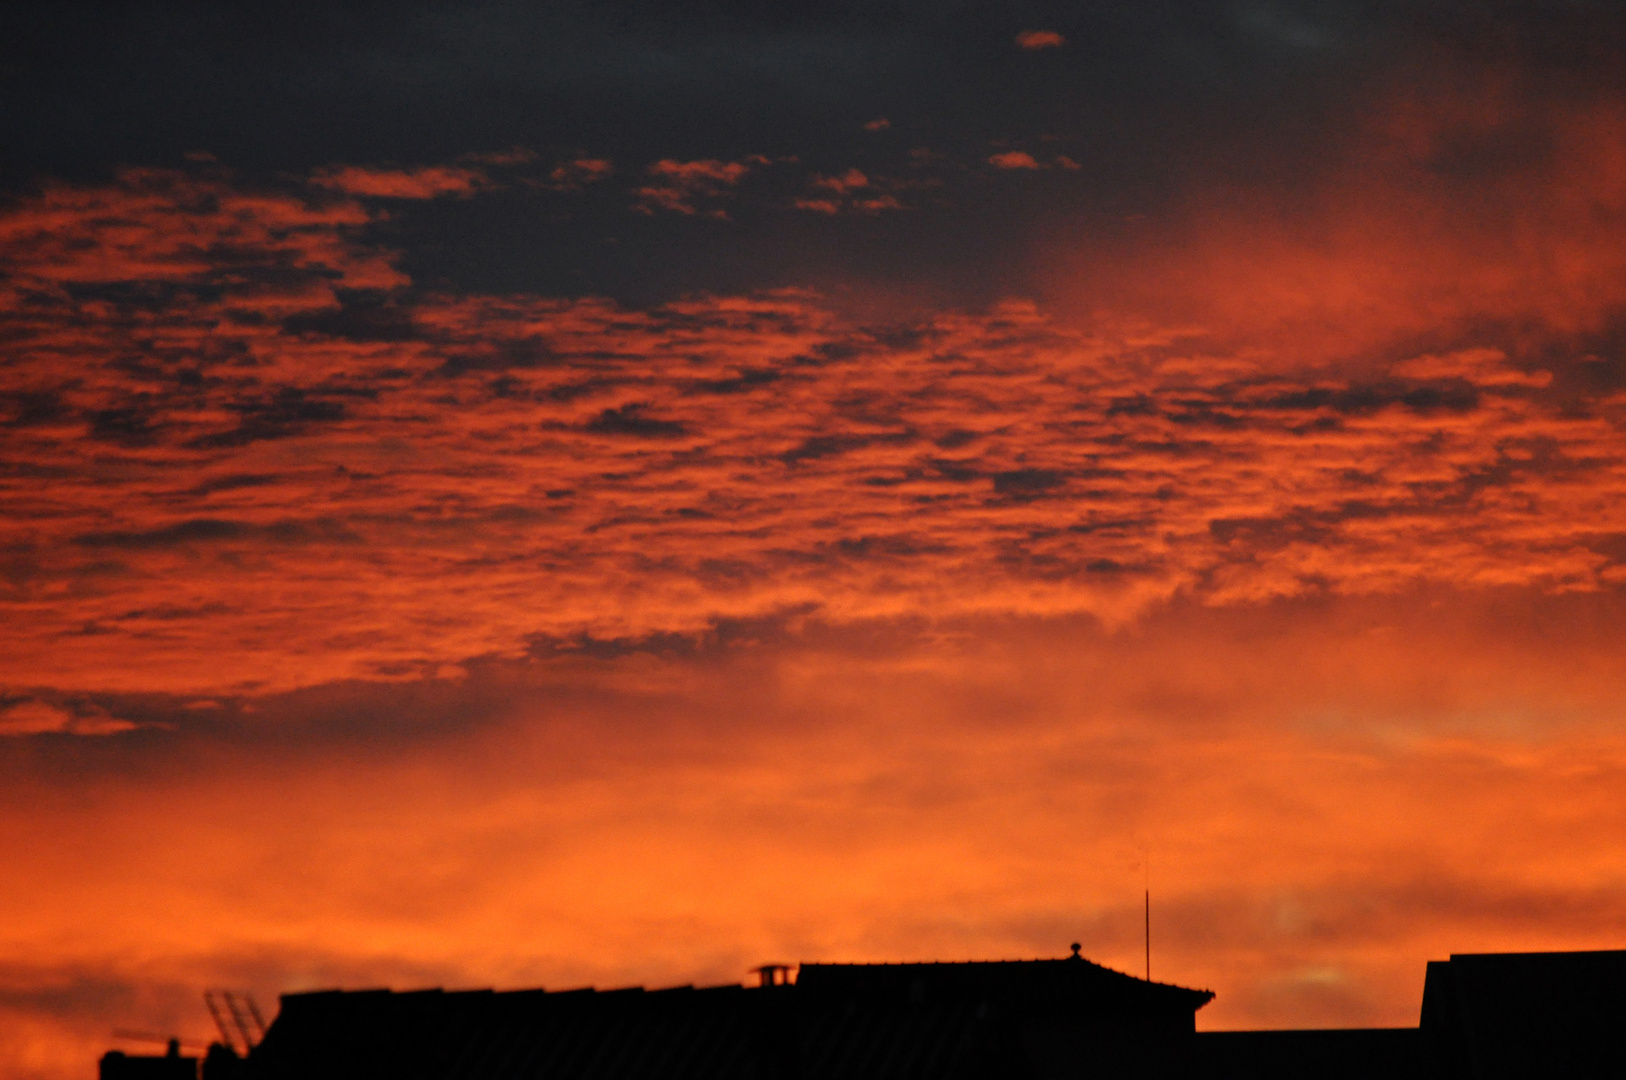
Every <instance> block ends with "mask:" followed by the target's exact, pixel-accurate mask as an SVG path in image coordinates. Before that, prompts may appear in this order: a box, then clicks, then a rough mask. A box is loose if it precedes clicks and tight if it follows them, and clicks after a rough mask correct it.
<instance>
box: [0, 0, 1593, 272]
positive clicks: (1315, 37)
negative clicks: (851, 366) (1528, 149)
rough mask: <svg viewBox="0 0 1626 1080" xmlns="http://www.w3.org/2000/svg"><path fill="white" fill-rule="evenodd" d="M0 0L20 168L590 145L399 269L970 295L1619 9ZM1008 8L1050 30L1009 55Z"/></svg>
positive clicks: (1281, 182) (289, 169)
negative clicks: (651, 175) (659, 181)
mask: <svg viewBox="0 0 1626 1080" xmlns="http://www.w3.org/2000/svg"><path fill="white" fill-rule="evenodd" d="M3 18H4V23H3V24H0V40H4V42H5V45H4V46H3V48H4V60H3V62H0V96H3V98H4V100H5V101H6V102H7V106H6V108H5V109H4V110H3V112H0V145H4V146H5V148H6V151H5V155H4V158H3V170H0V177H3V183H4V185H5V186H6V187H8V188H10V189H13V190H17V189H27V187H28V185H29V184H31V183H33V182H35V181H36V180H37V179H38V178H39V177H41V176H44V175H49V176H56V177H63V178H75V179H84V180H89V179H94V178H98V177H104V176H105V175H106V174H107V173H108V171H109V169H110V168H111V167H113V166H116V165H142V166H163V167H174V166H177V165H180V164H181V163H182V161H183V157H184V155H186V154H188V153H193V152H199V151H202V152H207V153H211V154H213V155H215V156H216V157H217V158H218V159H219V160H220V162H221V163H222V164H223V165H224V166H226V167H228V168H230V169H232V170H234V171H235V172H236V173H237V174H238V175H240V176H244V177H247V178H249V179H252V180H255V181H258V182H275V180H276V179H277V178H278V177H283V178H287V177H290V176H303V175H304V174H307V173H308V172H309V171H310V170H313V169H316V168H319V167H322V166H325V165H329V164H332V163H336V162H344V163H360V164H367V165H374V166H379V165H397V166H405V167H411V166H418V165H426V164H435V163H445V162H450V161H453V160H454V159H457V158H459V157H462V156H465V155H469V154H471V153H479V152H485V153H495V152H501V151H506V150H509V149H510V148H513V147H522V148H525V149H527V150H529V151H532V152H534V153H535V154H536V155H538V160H539V161H541V162H543V163H548V162H553V161H558V160H563V159H567V158H569V157H570V156H572V155H587V156H590V157H595V158H602V159H607V160H610V161H612V162H614V164H615V168H616V170H617V180H618V181H619V182H617V183H612V184H601V185H596V186H594V188H593V190H591V191H590V192H586V193H582V192H568V193H553V197H547V195H546V194H539V193H538V192H537V191H536V190H534V189H527V188H524V187H521V186H511V187H510V189H509V190H508V191H507V192H506V194H505V196H501V195H500V196H498V197H490V196H488V197H485V198H482V199H480V200H477V201H475V202H470V201H456V200H441V201H439V202H437V203H435V204H433V205H428V206H416V207H412V208H410V209H408V210H404V211H402V212H400V213H397V214H395V215H394V218H395V221H394V226H393V227H394V229H395V230H397V233H396V238H397V240H398V242H402V243H403V246H405V247H406V248H407V249H408V251H409V259H408V269H409V270H410V271H412V272H413V275H414V277H415V279H416V280H418V281H419V282H420V283H435V284H440V285H450V286H451V287H453V288H456V289H501V290H511V289H518V290H526V291H539V292H543V293H549V294H565V295H581V294H610V295H614V296H617V297H622V298H626V299H630V300H635V301H636V300H651V299H662V298H667V297H670V296H673V295H680V294H683V293H688V292H693V291H695V290H716V291H724V292H729V291H739V290H742V289H750V288H761V287H772V286H778V285H785V284H822V285H825V286H826V287H828V286H830V284H831V283H832V282H834V281H837V280H839V281H841V282H843V283H846V285H847V286H848V287H850V285H851V282H853V281H854V280H865V279H870V280H875V281H878V282H882V283H885V284H887V285H888V287H891V288H903V289H913V290H920V291H923V292H925V293H927V294H937V295H941V296H945V297H946V298H948V299H950V300H954V301H958V302H973V303H974V302H979V301H982V300H986V299H988V298H989V297H991V296H998V295H1000V294H1003V293H1006V292H1025V291H1030V290H1031V288H1032V287H1033V285H1032V282H1031V281H1030V280H1029V263H1028V260H1027V258H1026V256H1027V253H1028V252H1029V251H1030V249H1031V247H1032V245H1033V244H1034V243H1035V242H1036V241H1042V240H1043V238H1044V237H1046V236H1050V235H1055V234H1056V233H1058V232H1066V233H1067V234H1068V235H1070V236H1075V237H1092V236H1093V237H1100V238H1103V239H1111V238H1112V237H1115V236H1117V235H1118V234H1119V233H1121V231H1122V230H1123V229H1124V227H1125V224H1124V223H1125V222H1126V221H1130V222H1133V221H1138V220H1144V219H1145V218H1146V217H1148V216H1150V217H1152V218H1154V219H1155V218H1156V217H1157V216H1158V215H1159V214H1160V213H1162V212H1164V211H1165V210H1166V209H1167V208H1168V206H1169V205H1170V202H1171V200H1175V199H1178V198H1180V197H1181V196H1182V195H1183V194H1185V193H1187V192H1189V191H1191V190H1192V189H1193V188H1197V187H1211V186H1213V185H1214V184H1216V183H1220V184H1234V185H1245V186H1247V185H1270V186H1271V187H1272V188H1273V189H1274V190H1276V191H1282V190H1291V189H1292V187H1293V186H1294V185H1295V184H1299V183H1303V182H1305V181H1306V180H1308V179H1310V178H1312V177H1313V176H1314V174H1315V173H1316V172H1317V170H1320V169H1324V168H1326V167H1328V166H1329V165H1334V166H1335V165H1336V164H1337V162H1336V161H1335V160H1333V159H1334V158H1335V157H1336V155H1334V154H1333V153H1331V150H1330V147H1331V146H1332V145H1334V143H1335V141H1336V140H1337V138H1338V137H1339V136H1340V135H1341V134H1342V133H1343V132H1344V131H1345V130H1346V129H1347V128H1348V127H1349V125H1350V123H1351V120H1352V115H1353V113H1352V110H1354V109H1357V108H1359V107H1360V106H1361V104H1362V103H1363V100H1364V97H1365V96H1366V95H1367V94H1369V93H1370V92H1372V90H1373V88H1374V87H1376V86H1379V85H1381V84H1383V83H1384V81H1385V80H1388V79H1391V78H1393V77H1395V75H1396V73H1397V72H1407V73H1410V74H1408V77H1413V76H1414V75H1415V73H1416V71H1417V69H1418V67H1419V66H1420V62H1421V61H1426V63H1424V64H1422V66H1424V67H1426V66H1428V65H1430V64H1433V65H1444V66H1447V67H1449V65H1450V64H1451V63H1453V62H1454V60H1462V59H1464V58H1471V60H1472V62H1473V63H1475V64H1484V63H1496V62H1498V61H1501V62H1508V63H1512V62H1515V61H1517V62H1518V63H1519V64H1520V65H1521V67H1522V68H1523V69H1525V70H1531V69H1534V70H1535V71H1537V73H1538V78H1540V79H1541V80H1543V81H1546V82H1551V83H1555V84H1557V83H1561V82H1562V81H1563V79H1564V78H1566V76H1567V77H1570V78H1575V77H1577V76H1579V77H1581V78H1584V79H1590V80H1593V81H1595V80H1596V78H1597V77H1598V75H1599V69H1600V67H1601V65H1602V61H1603V60H1606V59H1607V57H1603V58H1600V56H1598V55H1595V54H1593V52H1592V50H1594V49H1595V47H1597V46H1598V45H1599V43H1600V42H1601V43H1604V44H1606V43H1607V41H1608V39H1609V34H1607V33H1605V34H1599V33H1597V32H1596V31H1597V30H1598V29H1599V28H1600V27H1601V28H1603V29H1605V30H1609V29H1611V28H1612V24H1613V23H1614V22H1615V21H1616V19H1615V17H1614V16H1612V15H1610V14H1609V9H1608V8H1607V7H1605V6H1601V5H1599V6H1593V5H1582V4H1565V5H1480V4H1472V5H1441V4H1392V3H1366V4H1360V3H1287V2H1268V3H1267V2H1246V3H1242V2H1238V3H1212V2H1189V0H1187V2H1170V0H1160V2H1153V3H1144V4H1139V3H1138V4H1072V3H1049V4H1047V3H997V4H993V3H969V2H961V3H903V2H884V3H847V4H806V3H794V4H786V3H722V2H718V3H681V4H673V3H628V2H615V3H552V4H522V3H475V4H439V3H414V4H393V3H390V4H382V3H380V4H366V3H315V2H310V3H306V2H298V3H288V4H274V5H262V4H217V3H208V4H173V3H172V4H140V3H109V4H95V5H91V4H80V5H61V4H56V3H50V4H31V3H21V4H14V5H8V13H7V14H6V15H5V16H4V17H3ZM1025 30H1050V31H1054V32H1056V33H1059V34H1061V35H1062V36H1063V37H1064V38H1065V41H1066V44H1065V46H1063V47H1058V48H1049V49H1042V50H1024V49H1022V48H1019V47H1018V46H1017V45H1016V43H1015V38H1016V35H1017V34H1018V33H1020V32H1022V31H1025ZM880 118H884V119H885V120H886V121H887V122H888V125H889V126H887V127H885V128H884V129H881V130H866V129H865V125H866V124H868V123H871V122H873V121H876V120H877V119H880ZM1002 150H1003V151H1024V152H1029V153H1033V154H1036V155H1039V157H1038V160H1040V161H1041V162H1042V161H1045V160H1047V159H1048V158H1053V157H1054V156H1056V155H1064V156H1066V157H1067V158H1068V159H1069V160H1071V161H1074V162H1077V163H1078V164H1079V166H1080V168H1079V169H1077V170H1070V171H1066V172H1058V171H1050V172H1046V173H1045V174H1044V175H1042V176H1026V177H1020V176H1019V177H1010V176H1005V175H1002V174H1001V171H1000V170H995V169H991V168H990V167H989V166H988V165H987V159H988V158H989V156H990V155H991V154H993V153H995V152H999V151H1002ZM911 151H914V156H911ZM749 155H762V156H765V157H767V158H770V159H785V158H791V157H794V158H796V159H797V162H796V167H795V168H792V167H788V166H783V165H782V166H781V167H779V168H764V169H761V170H758V172H759V175H757V176H755V177H754V178H753V180H752V185H753V194H754V196H755V197H754V198H751V199H736V200H734V204H733V205H731V206H730V208H729V209H730V217H731V221H730V223H729V224H728V225H727V226H726V227H721V228H719V227H718V223H717V222H716V221H712V220H706V219H704V218H701V219H698V220H697V219H695V218H691V217H684V216H680V215H670V214H660V215H653V216H645V215H634V214H629V212H628V210H629V202H630V200H629V198H628V186H629V184H630V183H631V182H632V181H634V180H635V179H636V178H637V176H638V175H639V173H640V171H641V170H643V169H644V168H645V167H646V166H647V165H649V164H650V163H653V162H655V161H657V160H660V159H674V160H701V159H715V160H722V161H735V160H744V159H746V158H747V157H748V156H749ZM1466 164H1467V167H1470V168H1473V167H1483V164H1484V163H1472V162H1469V163H1466ZM853 168H857V169H860V170H861V171H863V172H865V173H866V174H870V175H886V176H891V177H897V178H900V179H901V181H902V182H905V183H909V184H913V185H915V186H914V187H913V188H912V191H913V192H914V195H913V197H911V198H909V199H908V200H907V202H908V206H909V212H907V213H883V214H874V215H854V216H850V217H844V218H842V219H841V220H839V221H828V220H819V219H818V218H817V216H816V215H810V214H807V213H799V212H797V211H796V210H794V209H791V208H790V203H791V196H793V195H794V194H796V193H797V192H799V191H800V190H801V188H802V187H803V185H804V184H805V183H806V179H807V176H808V175H809V174H810V173H812V174H822V175H839V174H842V173H844V172H845V171H847V170H849V169H853ZM775 196H777V197H775Z"/></svg>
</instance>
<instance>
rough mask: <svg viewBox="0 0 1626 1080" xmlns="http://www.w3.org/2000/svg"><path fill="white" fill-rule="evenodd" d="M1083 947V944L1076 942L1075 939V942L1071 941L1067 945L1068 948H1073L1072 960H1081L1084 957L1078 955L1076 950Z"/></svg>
mask: <svg viewBox="0 0 1626 1080" xmlns="http://www.w3.org/2000/svg"><path fill="white" fill-rule="evenodd" d="M1083 947H1084V946H1082V945H1080V944H1079V943H1078V942H1076V941H1075V942H1073V943H1072V944H1071V945H1069V946H1068V948H1069V949H1072V950H1073V959H1074V960H1082V959H1084V958H1083V957H1082V956H1080V955H1078V951H1079V950H1080V949H1082V948H1083Z"/></svg>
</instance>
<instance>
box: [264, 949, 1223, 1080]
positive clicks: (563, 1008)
mask: <svg viewBox="0 0 1626 1080" xmlns="http://www.w3.org/2000/svg"><path fill="white" fill-rule="evenodd" d="M764 981H766V980H764ZM1212 997H1213V994H1211V993H1209V992H1208V991H1206V990H1188V989H1185V988H1183V987H1178V986H1169V985H1165V984H1162V983H1149V982H1146V981H1144V980H1141V979H1136V978H1134V977H1132V976H1129V975H1124V974H1122V973H1120V972H1116V971H1112V970H1110V969H1108V968H1104V967H1100V966H1098V965H1096V964H1092V963H1090V962H1089V961H1087V960H1084V959H1082V958H1080V957H1078V956H1076V955H1075V956H1074V957H1072V958H1071V959H1067V960H1029V961H1012V962H991V963H965V964H872V965H859V964H804V965H802V967H801V970H800V974H799V976H798V978H797V981H796V982H795V984H793V985H783V984H782V985H765V986H761V987H754V988H749V989H747V988H743V987H738V986H726V987H714V988H711V989H699V990H697V989H693V988H690V987H679V988H676V989H671V990H658V991H653V992H650V991H644V990H639V989H634V990H614V991H608V992H596V991H593V990H576V991H566V992H563V993H547V992H544V991H540V990H537V991H515V992H509V993H501V994H498V993H492V992H490V991H474V992H464V993H450V994H448V993H443V992H441V991H438V990H430V991H419V992H415V993H400V994H397V993H391V992H390V991H387V990H375V991H361V992H349V993H345V992H338V991H332V992H326V993H313V994H289V995H285V996H284V997H283V999H282V1011H281V1012H280V1013H279V1014H278V1016H277V1018H276V1020H275V1021H274V1022H273V1023H272V1025H271V1027H270V1030H269V1031H268V1032H267V1033H266V1037H265V1040H264V1041H263V1042H262V1043H261V1044H260V1045H259V1046H258V1047H256V1048H255V1050H254V1052H253V1053H252V1054H250V1055H249V1058H248V1060H247V1063H246V1064H247V1066H248V1071H247V1073H246V1075H247V1076H251V1077H254V1078H255V1080H272V1078H276V1080H282V1078H288V1080H292V1078H295V1077H298V1078H301V1080H305V1078H309V1080H329V1078H331V1080H339V1078H341V1077H343V1078H347V1080H348V1078H354V1077H373V1076H379V1077H383V1076H388V1077H392V1078H400V1080H431V1078H434V1080H439V1078H446V1080H451V1078H459V1080H498V1078H507V1077H516V1078H517V1077H546V1078H548V1080H601V1078H602V1080H620V1078H625V1080H633V1078H644V1077H648V1078H651V1080H654V1078H660V1080H867V1078H874V1080H883V1078H884V1080H893V1078H896V1080H914V1078H920V1080H926V1078H944V1080H956V1078H965V1080H973V1078H981V1077H996V1076H997V1077H1001V1078H1010V1080H1021V1078H1033V1080H1047V1078H1052V1077H1054V1078H1057V1080H1060V1078H1072V1077H1083V1076H1085V1075H1086V1074H1088V1075H1092V1076H1098V1075H1103V1074H1106V1075H1113V1074H1117V1073H1118V1072H1120V1071H1121V1070H1130V1071H1133V1072H1134V1073H1135V1075H1137V1076H1143V1075H1162V1074H1164V1073H1166V1072H1167V1071H1168V1070H1169V1069H1170V1068H1171V1067H1172V1066H1174V1065H1175V1064H1177V1063H1178V1062H1179V1060H1180V1058H1179V1056H1180V1055H1181V1054H1182V1053H1183V1052H1184V1051H1185V1050H1187V1049H1188V1048H1189V1044H1190V1041H1191V1037H1192V1033H1193V1031H1194V1029H1195V1020H1194V1016H1195V1013H1196V1010H1197V1009H1199V1008H1200V1007H1202V1006H1203V1005H1204V1004H1206V1003H1207V1002H1208V1001H1209V1000H1210V999H1211V998H1212Z"/></svg>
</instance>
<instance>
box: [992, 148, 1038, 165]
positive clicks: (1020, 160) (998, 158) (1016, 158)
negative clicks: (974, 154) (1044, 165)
mask: <svg viewBox="0 0 1626 1080" xmlns="http://www.w3.org/2000/svg"><path fill="white" fill-rule="evenodd" d="M988 164H990V165H992V166H994V167H995V168H997V169H1037V168H1040V167H1041V166H1040V165H1039V163H1038V162H1037V161H1034V160H1033V155H1032V154H1029V153H1027V152H1026V151H1024V150H1009V151H1006V152H1005V153H1003V154H994V155H993V156H992V157H990V158H989V159H988Z"/></svg>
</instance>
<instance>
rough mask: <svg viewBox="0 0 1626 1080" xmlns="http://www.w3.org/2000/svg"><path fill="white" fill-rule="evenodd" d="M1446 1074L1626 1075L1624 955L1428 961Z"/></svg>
mask: <svg viewBox="0 0 1626 1080" xmlns="http://www.w3.org/2000/svg"><path fill="white" fill-rule="evenodd" d="M1422 1030H1423V1033H1424V1035H1425V1036H1426V1037H1427V1039H1428V1044H1429V1046H1428V1049H1429V1052H1430V1054H1431V1056H1432V1058H1433V1065H1434V1067H1435V1069H1436V1075H1438V1076H1440V1077H1442V1078H1443V1080H1503V1078H1504V1077H1505V1078H1509V1080H1511V1078H1513V1077H1520V1078H1524V1077H1538V1076H1552V1077H1593V1076H1598V1077H1603V1076H1613V1077H1626V952H1570V953H1469V954H1467V955H1456V954H1453V955H1452V957H1451V959H1449V960H1435V961H1431V962H1430V963H1429V965H1428V978H1427V980H1426V981H1425V982H1424V984H1423V1018H1422Z"/></svg>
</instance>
